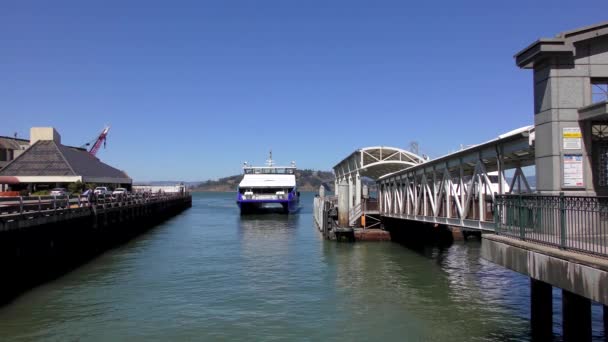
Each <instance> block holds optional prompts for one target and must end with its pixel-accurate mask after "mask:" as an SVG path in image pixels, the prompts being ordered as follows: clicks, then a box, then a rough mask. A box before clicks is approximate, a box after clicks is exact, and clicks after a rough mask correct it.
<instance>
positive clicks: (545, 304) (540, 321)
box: [530, 278, 553, 341]
mask: <svg viewBox="0 0 608 342" xmlns="http://www.w3.org/2000/svg"><path fill="white" fill-rule="evenodd" d="M530 297H531V298H530V305H531V310H530V311H531V317H530V318H531V319H530V321H531V325H532V338H533V339H534V340H537V341H548V340H550V339H551V336H552V335H553V294H552V286H551V285H550V284H547V283H545V282H543V281H540V280H536V279H534V278H530Z"/></svg>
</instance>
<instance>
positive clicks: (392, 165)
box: [334, 146, 425, 179]
mask: <svg viewBox="0 0 608 342" xmlns="http://www.w3.org/2000/svg"><path fill="white" fill-rule="evenodd" d="M424 161H425V160H424V158H422V157H420V156H418V155H416V154H414V153H412V152H409V151H406V150H403V149H400V148H396V147H387V146H373V147H365V148H361V149H358V150H356V151H355V152H353V153H351V154H350V155H349V156H348V157H346V158H344V159H343V160H342V161H341V162H339V163H338V164H336V166H334V174H335V175H336V179H345V178H348V177H349V176H353V178H354V177H355V175H356V174H357V173H359V176H361V177H369V178H372V179H378V178H380V177H382V176H384V175H387V174H389V173H393V172H397V171H401V170H405V169H407V168H410V167H412V166H416V165H418V164H421V163H423V162H424Z"/></svg>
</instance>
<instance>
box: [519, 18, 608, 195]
mask: <svg viewBox="0 0 608 342" xmlns="http://www.w3.org/2000/svg"><path fill="white" fill-rule="evenodd" d="M515 59H516V64H517V66H519V67H520V68H525V69H532V70H533V71H534V113H535V115H534V124H535V126H536V151H535V152H536V168H537V173H536V174H537V185H536V187H537V189H538V191H539V192H541V193H545V194H556V193H559V192H561V191H565V192H568V193H570V194H581V195H606V194H608V102H607V101H608V22H604V23H600V24H597V25H593V26H588V27H583V28H580V29H576V30H572V31H567V32H563V33H560V34H558V35H557V36H556V37H554V38H542V39H539V40H537V41H535V42H534V43H532V44H531V45H530V46H528V47H526V48H525V49H523V50H522V51H521V52H519V53H518V54H517V55H515Z"/></svg>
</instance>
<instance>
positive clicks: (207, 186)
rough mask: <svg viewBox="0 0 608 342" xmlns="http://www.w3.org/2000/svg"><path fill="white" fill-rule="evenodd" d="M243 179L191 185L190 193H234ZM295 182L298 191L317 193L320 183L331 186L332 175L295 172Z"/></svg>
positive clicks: (328, 173)
mask: <svg viewBox="0 0 608 342" xmlns="http://www.w3.org/2000/svg"><path fill="white" fill-rule="evenodd" d="M241 179H243V175H234V176H229V177H224V178H220V179H218V180H208V181H205V182H201V183H199V184H197V185H193V186H192V187H191V188H190V189H191V190H192V191H199V192H207V191H209V192H211V191H224V192H229V191H236V187H237V186H238V185H239V183H240V182H241ZM296 180H297V182H298V189H299V190H301V191H318V190H319V187H320V186H321V184H322V183H324V182H325V183H328V185H330V186H331V185H333V180H334V174H333V173H332V172H329V171H316V170H297V171H296Z"/></svg>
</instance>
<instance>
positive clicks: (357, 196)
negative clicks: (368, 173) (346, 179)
mask: <svg viewBox="0 0 608 342" xmlns="http://www.w3.org/2000/svg"><path fill="white" fill-rule="evenodd" d="M360 204H361V176H360V175H359V172H357V175H356V176H355V206H358V205H360Z"/></svg>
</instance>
